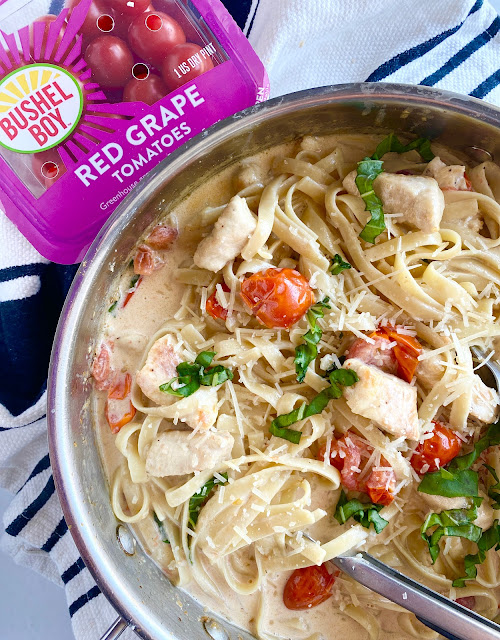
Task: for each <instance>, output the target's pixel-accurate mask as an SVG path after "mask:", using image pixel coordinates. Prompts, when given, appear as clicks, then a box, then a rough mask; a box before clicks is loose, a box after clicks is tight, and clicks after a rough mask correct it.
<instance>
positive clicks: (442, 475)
mask: <svg viewBox="0 0 500 640" xmlns="http://www.w3.org/2000/svg"><path fill="white" fill-rule="evenodd" d="M498 444H500V421H498V422H496V423H494V424H492V425H490V426H489V427H488V431H487V432H486V434H485V435H484V436H483V437H482V438H481V439H480V440H478V441H477V442H476V444H475V445H474V448H473V449H472V451H471V452H470V453H467V454H466V455H464V456H458V457H457V458H453V460H452V461H451V462H450V463H449V464H448V465H447V466H446V467H441V469H439V470H438V471H434V472H432V473H426V474H425V476H424V477H423V478H422V481H421V483H420V484H419V486H418V491H421V492H422V493H429V494H431V495H436V496H445V497H446V498H457V497H476V496H477V495H478V484H479V476H478V474H477V471H472V470H471V468H470V467H471V466H472V465H473V464H474V463H475V462H476V460H477V459H478V458H479V456H480V455H481V454H482V453H483V451H484V450H485V449H488V448H489V447H492V446H494V445H498ZM495 488H496V487H495Z"/></svg>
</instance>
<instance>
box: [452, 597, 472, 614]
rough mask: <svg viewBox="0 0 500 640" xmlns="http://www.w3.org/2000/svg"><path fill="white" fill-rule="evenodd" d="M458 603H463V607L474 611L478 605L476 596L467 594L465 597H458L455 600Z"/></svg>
mask: <svg viewBox="0 0 500 640" xmlns="http://www.w3.org/2000/svg"><path fill="white" fill-rule="evenodd" d="M455 602H456V603H457V604H461V605H462V607H466V608H467V609H470V610H471V611H474V609H475V607H476V596H465V597H464V598H457V599H456V600H455Z"/></svg>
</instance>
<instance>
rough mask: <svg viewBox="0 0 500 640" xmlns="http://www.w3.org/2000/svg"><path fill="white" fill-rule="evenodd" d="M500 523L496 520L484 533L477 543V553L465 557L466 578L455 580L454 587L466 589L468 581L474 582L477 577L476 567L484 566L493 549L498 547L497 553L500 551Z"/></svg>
mask: <svg viewBox="0 0 500 640" xmlns="http://www.w3.org/2000/svg"><path fill="white" fill-rule="evenodd" d="M498 523H499V521H498V520H495V521H494V522H493V525H492V526H491V527H490V528H489V529H486V531H483V533H482V535H481V537H480V538H479V540H478V541H477V553H474V554H469V555H466V556H465V558H464V568H465V576H464V577H462V578H457V579H456V580H454V581H453V586H454V587H465V581H466V580H473V579H474V578H475V577H476V576H477V566H476V565H478V564H482V563H483V562H484V561H485V560H486V552H487V551H489V550H490V549H493V547H496V550H497V551H498V550H499V549H500V526H499V524H498Z"/></svg>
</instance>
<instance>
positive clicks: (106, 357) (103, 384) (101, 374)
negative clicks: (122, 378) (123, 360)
mask: <svg viewBox="0 0 500 640" xmlns="http://www.w3.org/2000/svg"><path fill="white" fill-rule="evenodd" d="M91 371H92V377H93V378H94V380H95V382H96V387H97V389H99V391H103V390H104V389H109V386H110V385H111V373H112V369H111V347H110V345H109V344H107V343H106V342H103V343H102V344H101V346H100V347H99V351H98V352H97V353H96V354H95V356H94V359H93V360H92V367H91Z"/></svg>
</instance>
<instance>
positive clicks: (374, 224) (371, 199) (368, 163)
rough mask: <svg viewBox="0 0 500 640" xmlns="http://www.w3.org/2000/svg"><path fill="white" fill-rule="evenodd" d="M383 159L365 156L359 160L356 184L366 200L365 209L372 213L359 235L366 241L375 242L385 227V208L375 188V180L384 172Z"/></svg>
mask: <svg viewBox="0 0 500 640" xmlns="http://www.w3.org/2000/svg"><path fill="white" fill-rule="evenodd" d="M383 164H384V163H383V162H382V161H381V160H371V159H370V158H365V159H364V160H362V161H361V162H358V175H357V177H356V186H357V187H358V189H359V193H360V195H361V197H362V198H363V200H364V203H365V209H366V211H368V212H369V213H370V216H371V217H370V220H369V221H368V222H367V223H366V225H365V226H364V228H363V230H362V231H361V233H360V234H359V237H360V238H361V239H362V240H365V241H366V242H371V243H373V244H374V243H375V238H376V237H377V236H379V235H380V234H381V233H382V231H383V230H384V229H385V220H384V209H383V208H382V200H381V199H380V198H379V197H378V196H377V195H376V193H375V191H374V190H373V182H374V180H375V178H377V177H378V176H379V175H380V174H381V173H382V165H383Z"/></svg>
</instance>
